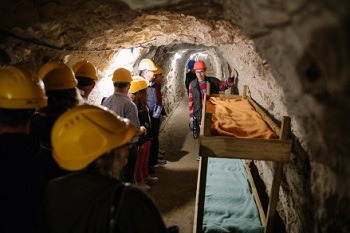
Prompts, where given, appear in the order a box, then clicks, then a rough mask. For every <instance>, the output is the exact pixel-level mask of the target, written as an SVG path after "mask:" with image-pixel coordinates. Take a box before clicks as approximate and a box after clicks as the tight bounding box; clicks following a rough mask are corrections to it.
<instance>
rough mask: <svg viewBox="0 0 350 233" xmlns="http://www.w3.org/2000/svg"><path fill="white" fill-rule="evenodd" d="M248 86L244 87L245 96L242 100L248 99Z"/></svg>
mask: <svg viewBox="0 0 350 233" xmlns="http://www.w3.org/2000/svg"><path fill="white" fill-rule="evenodd" d="M247 92H248V85H243V94H242V98H243V99H247Z"/></svg>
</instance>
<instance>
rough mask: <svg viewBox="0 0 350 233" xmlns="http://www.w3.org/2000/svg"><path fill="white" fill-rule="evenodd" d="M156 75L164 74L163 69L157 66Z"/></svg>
mask: <svg viewBox="0 0 350 233" xmlns="http://www.w3.org/2000/svg"><path fill="white" fill-rule="evenodd" d="M154 74H156V75H157V74H163V69H162V68H160V67H159V66H157V70H156V71H154Z"/></svg>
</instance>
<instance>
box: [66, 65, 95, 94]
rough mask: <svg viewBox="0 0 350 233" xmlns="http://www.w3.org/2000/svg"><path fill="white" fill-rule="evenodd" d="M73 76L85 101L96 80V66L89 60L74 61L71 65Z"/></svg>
mask: <svg viewBox="0 0 350 233" xmlns="http://www.w3.org/2000/svg"><path fill="white" fill-rule="evenodd" d="M72 69H73V72H74V75H75V78H76V79H77V80H78V86H77V87H78V89H79V92H80V94H81V96H82V97H83V99H84V100H85V101H87V100H88V98H89V95H90V93H91V92H92V90H93V89H94V87H95V85H96V82H97V81H98V77H97V71H96V67H95V66H94V65H93V64H92V63H91V62H89V61H86V60H83V61H79V62H77V63H75V64H74V65H73V67H72Z"/></svg>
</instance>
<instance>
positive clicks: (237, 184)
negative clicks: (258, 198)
mask: <svg viewBox="0 0 350 233" xmlns="http://www.w3.org/2000/svg"><path fill="white" fill-rule="evenodd" d="M263 231H264V229H263V227H262V226H261V223H260V219H259V213H258V210H257V207H256V205H255V201H254V198H253V195H252V194H251V192H250V187H249V183H248V179H247V173H246V171H245V168H244V162H243V161H242V160H240V159H226V158H209V159H208V170H207V185H206V190H205V202H204V217H203V232H205V233H219V232H220V233H221V232H239V233H241V232H249V233H256V232H257V233H261V232H263Z"/></svg>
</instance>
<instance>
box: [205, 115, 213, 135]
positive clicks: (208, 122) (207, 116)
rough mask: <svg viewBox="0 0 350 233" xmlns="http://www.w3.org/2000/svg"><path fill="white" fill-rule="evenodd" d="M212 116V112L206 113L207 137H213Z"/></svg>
mask: <svg viewBox="0 0 350 233" xmlns="http://www.w3.org/2000/svg"><path fill="white" fill-rule="evenodd" d="M211 116H212V114H211V113H210V112H206V113H205V115H204V135H205V136H207V137H208V136H210V135H211Z"/></svg>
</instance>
